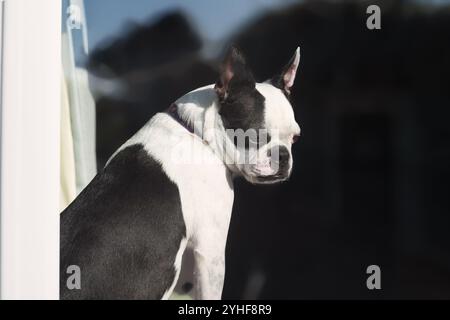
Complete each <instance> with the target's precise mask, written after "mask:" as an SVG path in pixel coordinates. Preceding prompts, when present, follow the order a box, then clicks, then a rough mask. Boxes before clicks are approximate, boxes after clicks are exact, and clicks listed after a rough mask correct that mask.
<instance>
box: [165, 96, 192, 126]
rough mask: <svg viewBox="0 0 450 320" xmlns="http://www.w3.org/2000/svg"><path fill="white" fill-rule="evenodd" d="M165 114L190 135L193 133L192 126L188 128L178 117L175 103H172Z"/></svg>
mask: <svg viewBox="0 0 450 320" xmlns="http://www.w3.org/2000/svg"><path fill="white" fill-rule="evenodd" d="M166 112H167V114H168V115H170V116H171V117H172V118H173V119H174V120H175V121H177V122H178V123H179V124H181V125H182V126H183V127H184V128H185V129H186V130H187V131H189V132H190V133H194V128H193V127H192V126H190V125H189V124H188V123H187V122H186V121H184V120H183V119H181V117H180V115H179V114H178V107H177V105H176V104H175V103H172V105H171V106H170V107H169V109H168V110H167V111H166Z"/></svg>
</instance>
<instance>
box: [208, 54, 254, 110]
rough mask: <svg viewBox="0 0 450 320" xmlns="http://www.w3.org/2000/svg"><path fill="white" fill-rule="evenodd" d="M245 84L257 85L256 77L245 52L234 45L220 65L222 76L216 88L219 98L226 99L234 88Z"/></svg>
mask: <svg viewBox="0 0 450 320" xmlns="http://www.w3.org/2000/svg"><path fill="white" fill-rule="evenodd" d="M245 86H250V87H255V79H254V78H253V75H252V73H251V72H250V70H249V68H248V67H247V64H246V62H245V58H244V56H243V54H242V53H241V52H240V50H239V49H238V48H236V47H235V46H232V47H231V48H230V49H229V50H228V53H227V55H226V56H225V59H224V61H223V62H222V65H221V67H220V77H219V80H218V81H217V82H216V85H215V87H214V89H215V90H216V93H217V96H218V97H219V100H221V101H222V100H225V99H226V98H227V97H228V96H229V94H230V92H231V91H233V89H234V88H242V87H245Z"/></svg>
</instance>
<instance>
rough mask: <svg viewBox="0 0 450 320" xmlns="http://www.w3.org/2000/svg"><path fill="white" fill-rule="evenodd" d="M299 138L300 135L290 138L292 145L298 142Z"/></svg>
mask: <svg viewBox="0 0 450 320" xmlns="http://www.w3.org/2000/svg"><path fill="white" fill-rule="evenodd" d="M299 138H300V135H299V134H295V135H294V136H293V137H292V143H296V142H297V141H298V139H299Z"/></svg>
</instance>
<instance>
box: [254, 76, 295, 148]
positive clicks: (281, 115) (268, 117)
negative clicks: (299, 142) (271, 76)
mask: <svg viewBox="0 0 450 320" xmlns="http://www.w3.org/2000/svg"><path fill="white" fill-rule="evenodd" d="M256 89H257V90H258V91H259V92H260V93H261V94H262V95H263V96H264V98H265V99H266V101H265V122H266V128H267V129H268V130H269V133H270V131H273V132H278V135H275V136H274V137H273V138H272V137H271V138H272V140H278V142H280V143H281V144H283V145H285V146H286V147H288V149H290V146H291V144H292V138H293V136H295V135H299V134H300V126H299V125H298V124H297V122H296V121H295V117H294V110H293V109H292V106H291V104H290V102H289V100H288V99H287V98H286V96H285V95H284V94H283V92H282V91H281V90H280V89H278V88H276V87H274V86H273V85H271V84H269V83H257V84H256ZM277 136H278V137H277ZM271 144H272V141H271Z"/></svg>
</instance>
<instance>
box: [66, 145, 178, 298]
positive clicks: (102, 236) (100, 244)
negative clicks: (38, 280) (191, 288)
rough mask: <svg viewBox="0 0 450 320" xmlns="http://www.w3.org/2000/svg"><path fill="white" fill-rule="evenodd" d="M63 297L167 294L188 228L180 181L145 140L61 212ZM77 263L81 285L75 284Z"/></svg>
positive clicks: (124, 152) (127, 150)
mask: <svg viewBox="0 0 450 320" xmlns="http://www.w3.org/2000/svg"><path fill="white" fill-rule="evenodd" d="M60 223H61V239H60V251H61V260H60V277H61V278H60V295H61V299H160V298H161V297H162V296H163V294H164V293H165V292H166V290H167V289H168V288H169V287H170V285H171V284H172V283H173V280H174V277H175V269H174V263H175V257H176V254H177V252H178V250H179V247H180V242H181V240H182V238H184V237H185V236H186V227H185V224H184V220H183V215H182V211H181V201H180V196H179V192H178V188H177V186H176V185H175V184H174V183H173V182H172V181H171V180H170V179H169V178H168V177H167V175H166V174H165V173H164V172H163V171H162V169H161V166H160V164H159V163H157V162H156V161H155V160H154V159H153V158H152V157H151V156H149V155H148V153H147V152H146V151H145V150H144V149H143V146H142V145H140V144H136V145H132V146H129V147H127V148H125V149H123V150H122V151H120V152H119V153H118V154H117V155H116V156H115V157H114V158H113V159H112V160H111V162H110V163H109V164H108V166H107V167H106V168H105V169H103V171H101V172H100V173H99V174H98V175H97V176H96V177H95V178H94V179H93V180H92V182H91V183H90V184H89V185H88V186H87V187H86V188H85V189H84V190H83V191H82V192H81V193H80V195H79V196H78V197H77V198H76V199H75V200H74V201H73V202H72V204H71V205H70V206H69V207H68V208H67V209H66V210H64V212H62V213H61V220H60ZM69 265H77V266H79V267H80V270H81V289H80V290H76V289H75V290H69V289H68V288H67V286H66V280H67V277H68V276H69V275H68V274H67V273H66V270H67V267H68V266H69Z"/></svg>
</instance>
